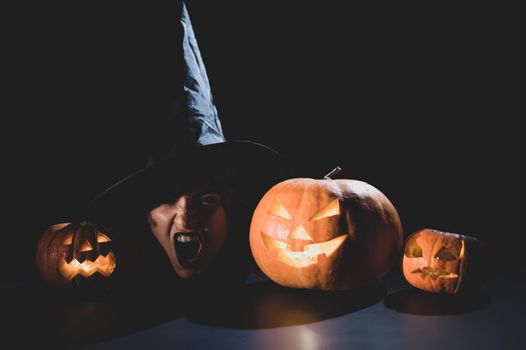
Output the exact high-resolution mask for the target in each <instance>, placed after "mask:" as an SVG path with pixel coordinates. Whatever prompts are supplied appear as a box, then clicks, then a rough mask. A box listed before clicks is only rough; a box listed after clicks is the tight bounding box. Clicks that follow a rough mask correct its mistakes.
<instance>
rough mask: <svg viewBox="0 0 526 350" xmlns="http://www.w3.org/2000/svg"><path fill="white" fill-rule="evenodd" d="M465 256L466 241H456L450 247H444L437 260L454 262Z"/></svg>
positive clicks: (436, 257)
mask: <svg viewBox="0 0 526 350" xmlns="http://www.w3.org/2000/svg"><path fill="white" fill-rule="evenodd" d="M463 255H464V241H463V240H461V239H455V240H454V241H453V242H452V244H451V246H450V247H447V248H446V247H442V248H440V250H439V251H438V253H437V255H436V256H435V259H437V260H442V261H453V260H457V259H460V258H462V256H463Z"/></svg>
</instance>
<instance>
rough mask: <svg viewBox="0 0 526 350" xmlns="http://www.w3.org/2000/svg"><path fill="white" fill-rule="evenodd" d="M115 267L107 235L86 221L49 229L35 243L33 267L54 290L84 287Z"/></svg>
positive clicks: (106, 274)
mask: <svg viewBox="0 0 526 350" xmlns="http://www.w3.org/2000/svg"><path fill="white" fill-rule="evenodd" d="M116 266H117V259H116V257H115V253H114V252H113V251H112V249H111V239H110V237H109V236H108V233H107V232H103V228H102V227H99V226H98V225H95V224H93V223H91V222H88V221H82V222H81V223H78V224H72V223H64V224H58V225H53V226H52V227H50V228H49V229H48V230H47V231H46V232H44V234H43V235H42V238H41V239H40V241H39V242H38V246H37V267H38V269H39V271H40V273H41V275H42V277H43V278H44V279H45V280H47V281H48V282H50V283H51V284H53V285H56V286H67V285H78V284H79V283H81V279H82V280H85V281H84V282H82V283H88V282H87V281H88V280H89V279H91V278H92V276H93V275H94V274H97V275H101V276H103V277H106V278H108V277H110V276H111V275H112V274H113V272H114V270H115V268H116Z"/></svg>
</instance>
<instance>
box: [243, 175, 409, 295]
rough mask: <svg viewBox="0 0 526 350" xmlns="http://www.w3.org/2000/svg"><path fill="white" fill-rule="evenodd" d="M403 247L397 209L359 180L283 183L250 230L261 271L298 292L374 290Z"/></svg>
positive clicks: (272, 192) (263, 203) (261, 206)
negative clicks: (371, 287)
mask: <svg viewBox="0 0 526 350" xmlns="http://www.w3.org/2000/svg"><path fill="white" fill-rule="evenodd" d="M401 244H402V229H401V225H400V219H399V217H398V214H397V213H396V210H395V209H394V207H393V206H392V204H391V203H390V202H389V200H388V199H387V198H386V197H385V196H384V195H383V194H382V193H381V192H380V191H378V190H377V189H376V188H374V187H372V186H370V185H368V184H366V183H364V182H360V181H353V180H314V179H291V180H287V181H284V182H282V183H279V184H277V185H276V186H274V187H273V188H272V189H270V190H269V191H268V192H267V193H266V194H265V196H264V197H263V198H262V199H261V201H260V203H259V204H258V206H257V208H256V210H255V212H254V215H253V218H252V223H251V226H250V247H251V249H252V254H253V256H254V259H255V260H256V263H257V264H258V266H259V267H260V268H261V270H262V271H263V272H264V273H265V274H266V275H267V276H268V277H269V278H271V279H272V280H274V281H275V282H277V283H279V284H281V285H284V286H288V287H296V288H314V289H326V290H344V289H349V288H352V287H358V286H362V285H365V284H367V283H370V282H372V281H373V280H375V279H376V278H378V277H379V276H381V275H382V274H384V273H385V272H386V271H387V270H388V268H389V267H390V266H391V264H392V263H393V261H394V259H395V257H396V254H397V251H398V250H399V249H400V246H401ZM363 266H368V267H367V268H363Z"/></svg>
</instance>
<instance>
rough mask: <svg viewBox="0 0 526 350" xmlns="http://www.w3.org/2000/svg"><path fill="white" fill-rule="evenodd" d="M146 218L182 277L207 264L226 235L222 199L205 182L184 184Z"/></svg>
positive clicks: (200, 269) (187, 276)
mask: <svg viewBox="0 0 526 350" xmlns="http://www.w3.org/2000/svg"><path fill="white" fill-rule="evenodd" d="M148 221H149V223H150V228H151V230H152V232H153V234H154V235H155V237H156V238H157V240H158V241H159V242H160V243H161V246H162V247H163V248H164V250H165V251H166V253H167V254H168V256H169V257H170V261H171V262H172V266H173V267H174V269H175V272H176V273H177V274H178V275H179V276H180V277H181V278H184V279H187V278H191V277H192V276H194V275H197V274H199V273H200V272H202V271H204V270H206V269H207V267H208V266H210V264H211V263H212V262H213V261H214V259H215V258H216V257H217V256H218V255H219V252H220V251H221V248H222V247H223V243H224V241H225V238H226V235H227V220H226V213H225V208H224V206H223V199H222V198H221V195H220V193H219V192H217V191H214V190H213V189H212V187H211V186H210V185H208V184H204V183H193V184H187V185H185V186H183V188H181V189H180V191H179V194H177V195H176V196H174V198H173V199H171V200H170V201H169V203H163V204H161V205H159V206H157V207H155V208H153V209H152V210H151V211H150V213H149V215H148Z"/></svg>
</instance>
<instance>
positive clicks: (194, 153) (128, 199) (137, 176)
mask: <svg viewBox="0 0 526 350" xmlns="http://www.w3.org/2000/svg"><path fill="white" fill-rule="evenodd" d="M290 175H291V169H290V167H289V165H288V164H287V162H286V161H285V160H284V158H283V157H282V156H281V155H280V154H279V153H277V152H276V151H275V150H273V149H271V148H269V147H267V146H265V145H262V144H259V143H256V142H251V141H228V142H221V143H216V144H210V145H206V146H200V147H196V148H193V149H191V150H189V151H188V152H185V153H183V154H178V155H176V156H172V157H170V158H167V159H164V160H162V161H159V162H157V163H155V164H153V165H152V166H149V167H146V168H144V169H141V170H139V171H137V172H135V173H133V174H131V175H129V176H127V177H126V178H124V179H122V180H120V181H118V182H117V183H115V184H114V185H112V186H110V187H109V188H108V189H106V190H105V191H103V192H102V193H100V194H99V195H98V196H96V197H95V198H94V199H93V200H92V201H91V202H90V203H89V205H88V206H89V212H90V213H92V214H91V215H93V213H95V216H98V215H100V214H101V213H102V215H103V216H105V217H106V216H108V215H109V216H111V215H112V214H113V215H117V214H118V212H122V211H129V210H144V209H146V207H147V206H148V205H150V204H151V203H153V201H155V200H156V197H157V196H159V195H160V194H161V192H162V191H163V188H166V190H167V191H170V190H172V189H173V187H174V186H177V184H178V183H182V182H184V181H193V180H201V181H210V182H213V183H215V184H218V185H220V186H222V187H223V188H228V189H235V191H236V192H237V193H240V194H242V195H244V196H246V197H247V199H254V197H260V196H262V195H263V194H264V192H265V191H267V190H268V189H269V188H270V187H271V186H273V185H274V184H276V183H278V182H280V181H282V180H284V179H286V178H288V177H290ZM249 197H251V198H249ZM258 199H259V198H258Z"/></svg>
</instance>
